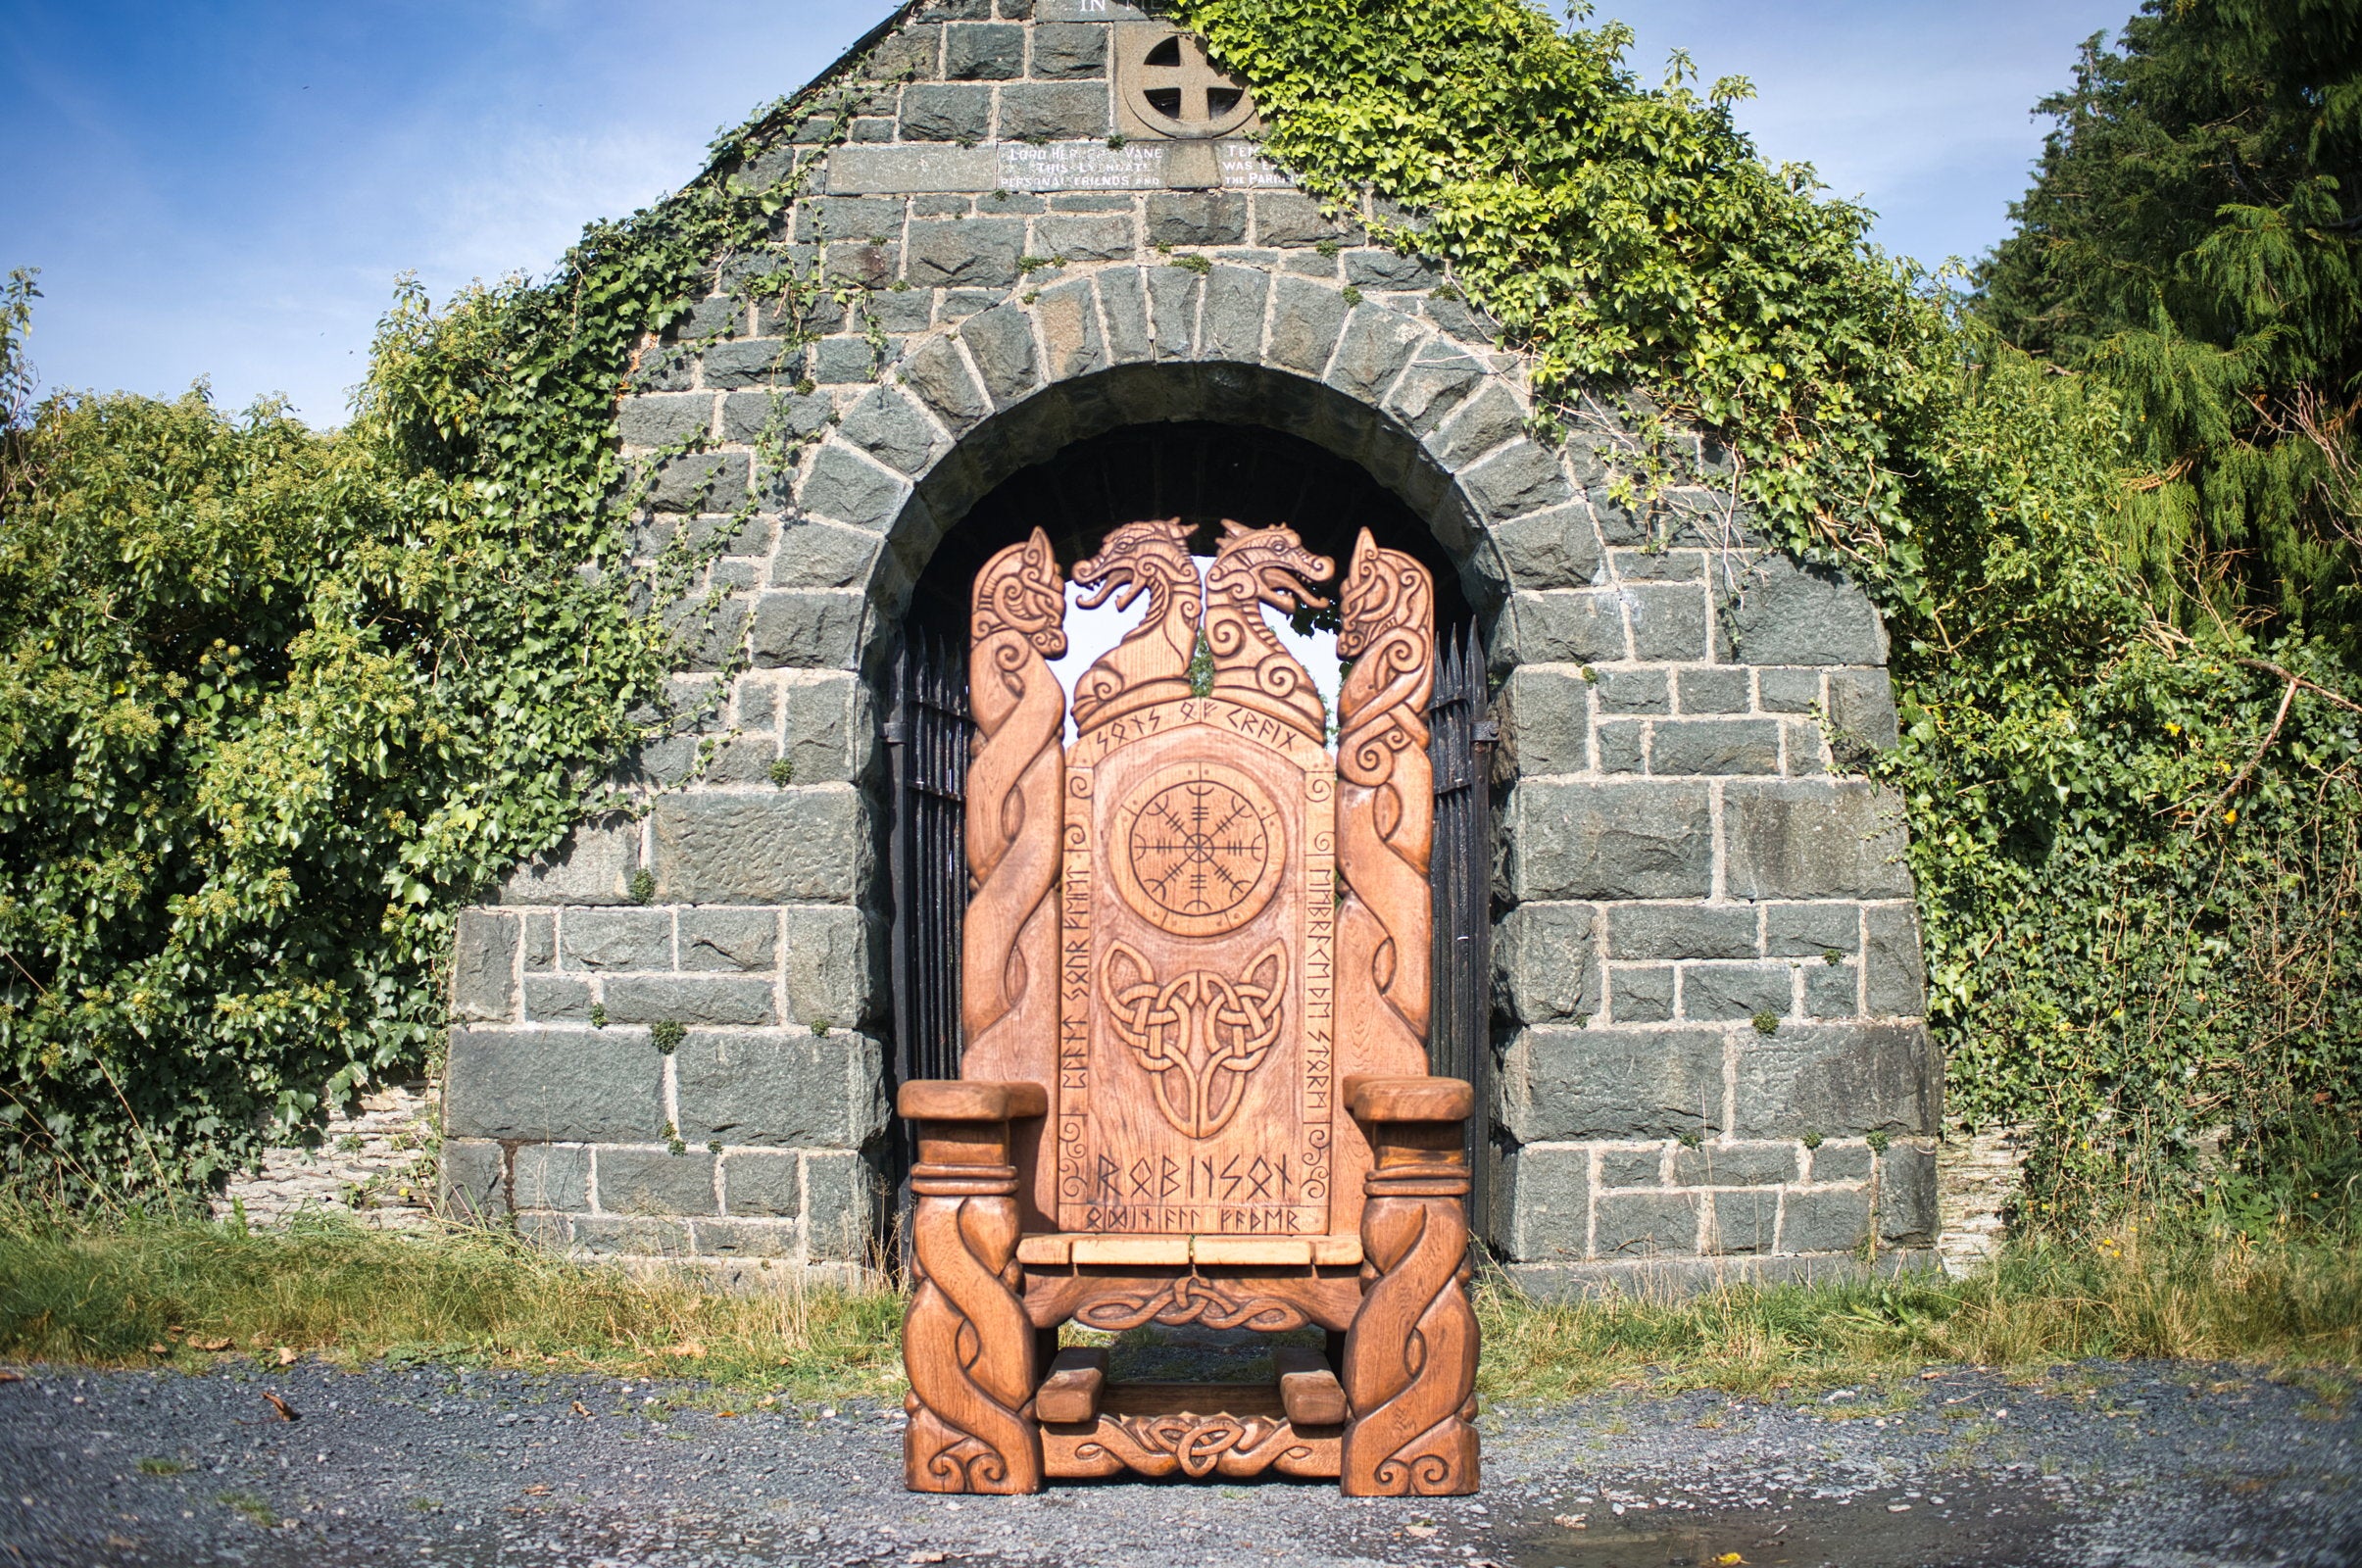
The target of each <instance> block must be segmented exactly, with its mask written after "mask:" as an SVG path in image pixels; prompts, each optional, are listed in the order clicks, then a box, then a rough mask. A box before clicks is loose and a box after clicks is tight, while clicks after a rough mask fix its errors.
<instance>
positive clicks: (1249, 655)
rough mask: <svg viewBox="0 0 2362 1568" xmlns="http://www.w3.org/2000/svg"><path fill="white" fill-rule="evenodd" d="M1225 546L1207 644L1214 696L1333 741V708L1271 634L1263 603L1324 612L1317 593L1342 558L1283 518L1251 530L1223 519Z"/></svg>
mask: <svg viewBox="0 0 2362 1568" xmlns="http://www.w3.org/2000/svg"><path fill="white" fill-rule="evenodd" d="M1222 535H1223V537H1222V544H1221V548H1220V550H1219V551H1218V552H1217V553H1216V555H1215V557H1214V564H1213V567H1212V569H1211V570H1209V571H1207V572H1206V647H1207V648H1209V649H1210V650H1211V651H1212V653H1213V694H1214V695H1215V696H1216V697H1220V698H1224V699H1226V700H1228V701H1230V702H1234V703H1237V704H1238V705H1239V706H1240V707H1242V708H1252V709H1254V710H1255V711H1257V712H1261V713H1268V714H1269V715H1271V716H1272V717H1273V718H1276V719H1278V720H1280V721H1281V722H1282V723H1284V724H1288V725H1291V726H1293V727H1295V728H1296V729H1299V730H1302V731H1303V732H1304V734H1306V735H1308V736H1310V737H1311V738H1312V739H1313V740H1315V741H1322V742H1325V741H1326V740H1327V739H1328V735H1327V733H1326V730H1327V721H1328V713H1327V711H1326V710H1325V709H1324V708H1323V707H1322V705H1321V701H1320V693H1319V692H1318V690H1316V689H1315V688H1314V687H1313V685H1312V677H1311V675H1310V674H1309V673H1308V672H1306V670H1305V669H1304V665H1303V664H1301V663H1299V662H1297V661H1296V656H1295V655H1293V654H1291V653H1289V652H1288V650H1287V649H1286V648H1285V647H1283V646H1282V645H1281V643H1280V640H1279V639H1278V638H1277V637H1274V636H1273V635H1272V634H1271V628H1270V626H1269V625H1268V624H1267V623H1265V621H1264V620H1263V614H1262V608H1261V607H1262V606H1264V605H1269V606H1270V607H1271V608H1272V609H1274V610H1276V611H1278V612H1280V613H1282V614H1293V613H1295V612H1296V611H1298V610H1300V609H1302V610H1323V609H1326V608H1327V607H1328V603H1329V602H1328V601H1327V600H1326V599H1324V598H1322V597H1321V596H1320V595H1318V594H1316V593H1314V592H1312V588H1313V585H1314V584H1317V583H1324V582H1326V581H1328V580H1329V579H1330V578H1331V577H1333V576H1335V575H1336V573H1337V563H1335V562H1334V561H1331V560H1330V559H1329V558H1328V557H1326V556H1316V555H1314V554H1312V552H1310V551H1309V550H1306V549H1305V548H1304V541H1303V540H1302V539H1299V538H1298V537H1297V535H1296V530H1295V529H1293V528H1291V527H1289V526H1287V524H1285V523H1282V524H1280V525H1278V526H1277V527H1272V528H1249V527H1246V526H1244V525H1242V524H1240V523H1236V522H1233V521H1231V520H1230V519H1229V518H1228V517H1225V518H1223V519H1222Z"/></svg>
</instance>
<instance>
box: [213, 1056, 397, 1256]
mask: <svg viewBox="0 0 2362 1568" xmlns="http://www.w3.org/2000/svg"><path fill="white" fill-rule="evenodd" d="M440 1113H441V1094H440V1090H439V1086H437V1085H434V1084H429V1083H407V1084H394V1085H391V1086H389V1087H387V1088H384V1089H380V1090H377V1091H376V1092H374V1093H372V1094H368V1095H364V1096H363V1097H362V1098H361V1102H360V1103H359V1104H357V1105H355V1106H354V1107H353V1108H352V1109H351V1110H349V1111H345V1112H340V1113H338V1114H337V1115H335V1116H332V1117H330V1118H329V1119H328V1125H327V1127H326V1129H325V1130H324V1132H323V1133H322V1135H321V1137H320V1145H319V1147H318V1148H313V1149H301V1148H281V1149H271V1150H266V1151H264V1154H263V1165H262V1168H261V1169H260V1170H257V1171H255V1172H253V1173H251V1174H248V1175H242V1176H239V1177H237V1178H236V1179H234V1180H232V1181H231V1182H230V1183H229V1185H228V1186H227V1187H225V1188H224V1189H223V1190H222V1192H221V1196H220V1197H218V1198H216V1199H215V1200H214V1204H213V1209H214V1217H215V1218H217V1219H230V1218H234V1217H236V1216H237V1215H239V1214H243V1215H244V1216H245V1217H246V1221H247V1223H248V1224H252V1225H279V1224H284V1223H285V1222H286V1221H288V1220H290V1219H292V1218H294V1217H295V1216H296V1215H298V1214H301V1213H306V1212H312V1213H337V1214H350V1215H352V1216H353V1217H355V1218H356V1219H358V1220H360V1221H361V1222H362V1223H363V1224H365V1225H375V1226H385V1227H391V1228H400V1229H414V1228H417V1227H418V1226H422V1225H425V1224H427V1223H428V1222H429V1221H430V1220H431V1219H432V1218H433V1217H434V1212H435V1183H434V1150H435V1144H436V1141H437V1140H438V1139H439V1138H440V1137H441V1134H440V1133H439V1132H437V1131H436V1121H437V1118H438V1117H439V1115H440Z"/></svg>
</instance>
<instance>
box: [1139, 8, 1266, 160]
mask: <svg viewBox="0 0 2362 1568" xmlns="http://www.w3.org/2000/svg"><path fill="white" fill-rule="evenodd" d="M1119 47H1120V48H1121V49H1122V51H1123V53H1122V54H1121V56H1120V57H1119V59H1120V62H1121V66H1122V70H1121V73H1120V74H1121V80H1120V82H1119V87H1120V89H1121V92H1122V96H1123V105H1124V108H1125V110H1126V111H1128V112H1129V114H1130V117H1131V119H1132V120H1133V121H1134V122H1135V123H1137V124H1139V125H1140V126H1141V127H1142V128H1144V129H1147V130H1151V131H1154V132H1155V133H1156V134H1157V135H1159V136H1170V137H1173V138H1174V139H1176V140H1180V141H1206V140H1210V139H1212V138H1213V137H1216V136H1227V135H1229V134H1231V133H1232V132H1233V131H1236V130H1238V129H1239V128H1240V127H1241V126H1243V125H1245V124H1246V123H1247V122H1249V121H1250V120H1253V119H1254V118H1255V100H1254V99H1253V98H1252V97H1250V96H1249V95H1248V92H1247V89H1246V87H1245V85H1244V84H1243V83H1241V82H1239V81H1238V80H1236V79H1235V78H1233V77H1230V76H1227V75H1224V74H1223V73H1221V72H1219V71H1217V70H1215V69H1214V66H1213V62H1212V61H1210V60H1208V59H1206V45H1205V43H1204V42H1203V41H1202V40H1201V39H1199V38H1197V37H1195V36H1193V35H1191V34H1189V33H1186V32H1172V31H1167V30H1164V29H1161V28H1157V27H1139V28H1127V29H1125V31H1124V35H1123V39H1122V42H1121V43H1120V45H1119Z"/></svg>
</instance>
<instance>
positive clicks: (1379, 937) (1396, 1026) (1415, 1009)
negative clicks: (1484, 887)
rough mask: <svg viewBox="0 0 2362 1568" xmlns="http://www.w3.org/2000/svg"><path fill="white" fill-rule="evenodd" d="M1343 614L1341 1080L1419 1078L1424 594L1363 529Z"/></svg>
mask: <svg viewBox="0 0 2362 1568" xmlns="http://www.w3.org/2000/svg"><path fill="white" fill-rule="evenodd" d="M1343 609H1344V615H1345V629H1344V631H1343V632H1342V633H1341V634H1340V635H1339V637H1338V639H1337V649H1338V652H1339V653H1340V654H1341V655H1343V656H1345V657H1347V658H1350V659H1352V660H1353V670H1352V671H1351V672H1350V673H1349V674H1348V675H1347V676H1346V679H1345V685H1344V689H1343V690H1342V691H1340V692H1339V693H1338V697H1337V721H1338V730H1339V737H1338V746H1337V773H1338V797H1337V831H1338V847H1337V868H1338V871H1339V873H1340V874H1341V875H1342V876H1343V878H1344V880H1345V883H1346V885H1347V888H1348V889H1349V893H1348V896H1347V898H1346V901H1345V905H1344V907H1342V908H1340V909H1339V910H1338V911H1337V956H1338V987H1339V996H1338V1016H1339V1018H1340V1019H1352V1020H1353V1024H1352V1028H1353V1036H1352V1037H1351V1038H1350V1040H1349V1042H1348V1044H1349V1048H1350V1063H1351V1064H1350V1066H1348V1067H1347V1068H1346V1069H1345V1070H1349V1071H1354V1072H1371V1073H1415V1072H1422V1071H1424V1070H1425V1068H1426V1060H1427V1021H1428V1009H1429V1004H1430V999H1429V994H1428V993H1429V975H1428V953H1429V944H1430V942H1431V940H1432V937H1433V932H1434V923H1435V916H1434V910H1433V907H1432V904H1431V902H1430V895H1429V891H1428V885H1427V860H1428V856H1429V854H1430V853H1431V851H1432V850H1433V848H1434V843H1435V770H1434V768H1433V766H1432V765H1431V764H1430V763H1429V762H1428V760H1427V704H1428V700H1429V699H1430V698H1431V697H1433V696H1434V695H1435V584H1434V581H1433V580H1432V579H1431V578H1430V577H1429V576H1428V575H1427V568H1426V567H1425V566H1422V565H1420V564H1418V563H1417V562H1416V561H1414V560H1412V559H1411V558H1410V557H1408V556H1406V555H1403V554H1402V553H1401V552H1400V551H1394V550H1381V549H1379V548H1378V546H1377V543H1376V541H1375V540H1373V539H1372V538H1371V537H1370V535H1369V530H1367V529H1366V528H1365V529H1363V530H1362V532H1361V537H1360V539H1359V541H1358V542H1357V543H1356V544H1355V545H1354V548H1353V566H1352V569H1351V570H1350V571H1349V572H1348V573H1347V574H1346V579H1345V591H1344V594H1343Z"/></svg>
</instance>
